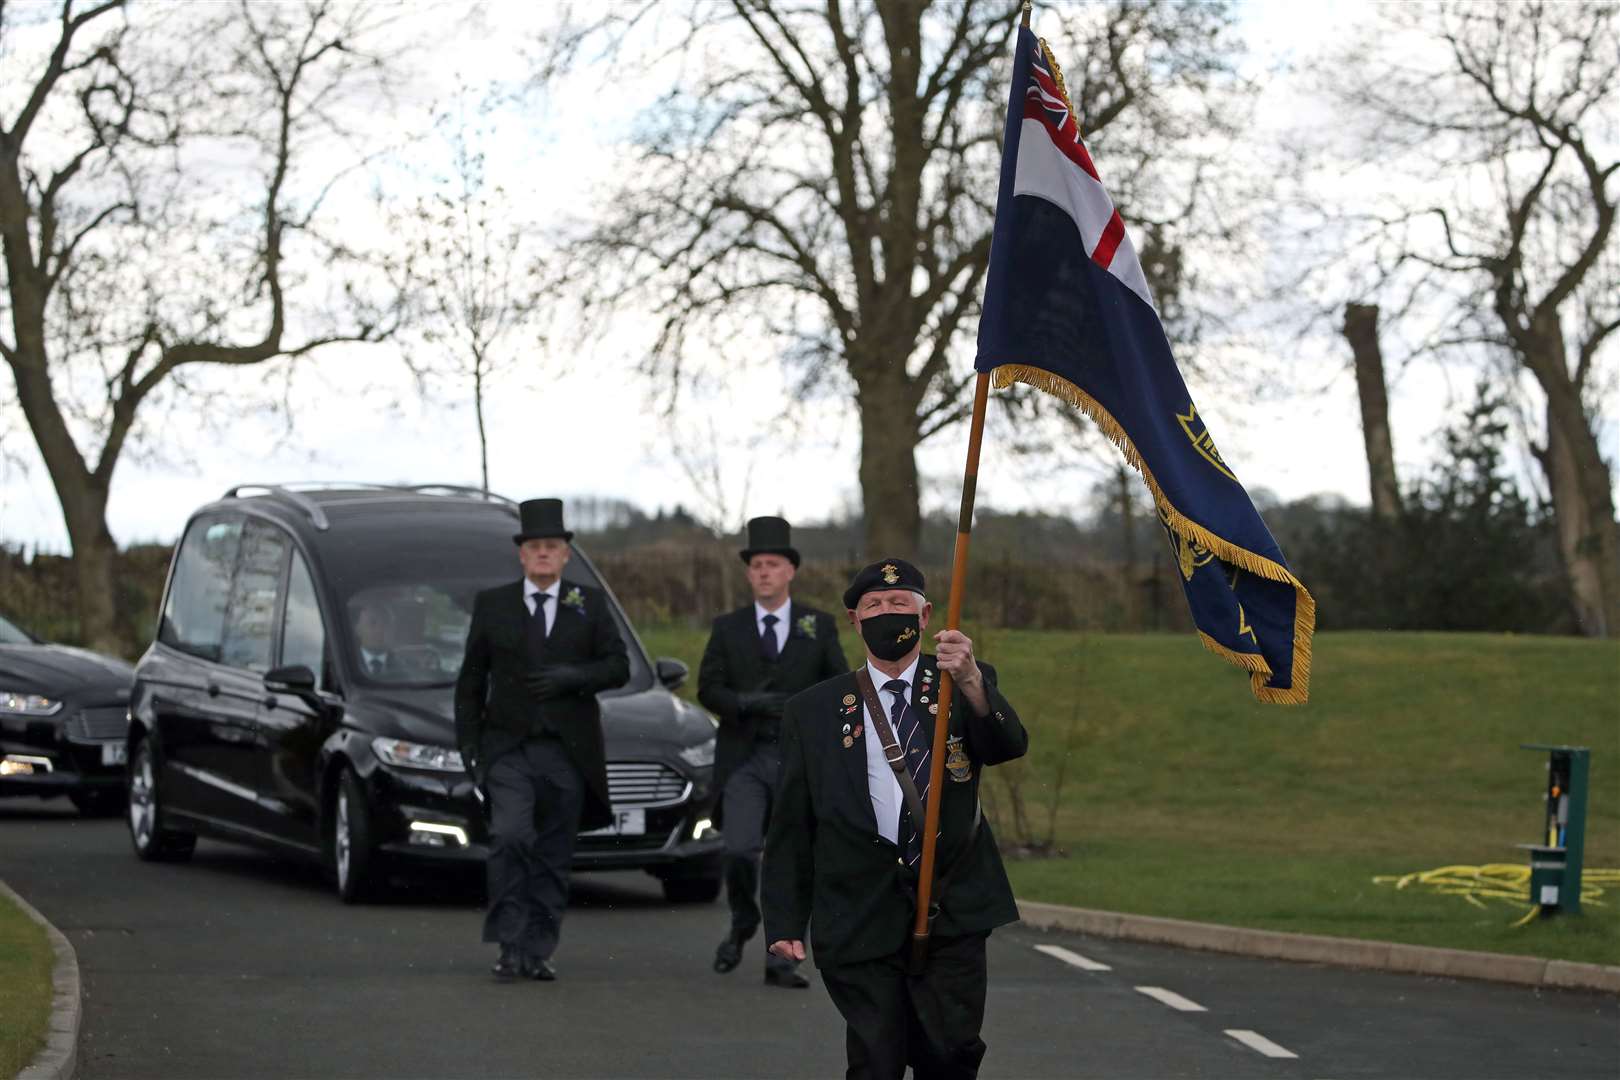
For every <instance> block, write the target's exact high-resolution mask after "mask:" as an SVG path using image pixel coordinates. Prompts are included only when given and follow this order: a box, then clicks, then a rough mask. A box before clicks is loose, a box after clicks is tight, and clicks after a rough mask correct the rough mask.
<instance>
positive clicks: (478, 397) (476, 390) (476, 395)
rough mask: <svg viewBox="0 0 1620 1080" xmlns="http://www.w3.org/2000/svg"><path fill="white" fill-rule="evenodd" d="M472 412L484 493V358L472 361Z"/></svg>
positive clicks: (486, 468)
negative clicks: (476, 432) (475, 427)
mask: <svg viewBox="0 0 1620 1080" xmlns="http://www.w3.org/2000/svg"><path fill="white" fill-rule="evenodd" d="M473 413H474V414H475V415H476V416H477V418H478V467H479V475H480V476H481V477H483V488H484V494H485V495H488V494H489V436H488V434H486V433H485V431H484V360H483V357H477V358H476V359H475V360H474V361H473Z"/></svg>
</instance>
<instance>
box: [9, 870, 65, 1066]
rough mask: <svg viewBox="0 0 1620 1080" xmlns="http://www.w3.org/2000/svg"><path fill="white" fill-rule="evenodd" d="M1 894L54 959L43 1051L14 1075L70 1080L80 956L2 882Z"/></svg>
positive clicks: (58, 931) (58, 933)
mask: <svg viewBox="0 0 1620 1080" xmlns="http://www.w3.org/2000/svg"><path fill="white" fill-rule="evenodd" d="M0 894H4V895H5V896H6V897H7V898H9V899H10V900H11V901H12V902H13V903H14V904H16V905H17V906H18V907H19V908H21V909H22V911H23V914H25V915H27V916H28V917H29V918H30V919H33V920H34V921H35V922H37V923H38V924H39V925H40V926H42V927H44V929H45V936H46V938H47V939H49V941H50V943H51V952H53V953H54V954H55V955H56V960H55V962H54V963H53V964H52V965H51V1017H50V1022H49V1024H48V1025H47V1027H46V1035H45V1048H44V1049H43V1050H41V1051H40V1052H39V1053H38V1054H37V1055H35V1057H34V1060H33V1061H32V1062H31V1063H30V1064H29V1065H28V1066H27V1067H26V1068H25V1069H23V1071H22V1072H20V1073H18V1074H17V1080H73V1074H74V1073H75V1072H76V1071H77V1070H78V1067H79V1022H80V1017H81V1008H82V1006H81V995H80V989H79V955H78V953H76V952H74V951H73V943H72V942H70V941H68V939H67V938H66V937H65V936H64V935H63V933H62V931H60V930H58V929H57V928H56V927H54V926H52V925H51V921H50V920H49V919H47V918H46V917H45V916H43V915H41V914H40V913H39V912H38V911H36V910H35V909H34V906H33V905H32V904H30V903H29V902H28V901H26V900H24V899H23V898H22V897H21V896H18V895H17V893H16V891H15V890H14V889H12V888H11V886H9V885H7V884H6V883H5V882H4V881H0Z"/></svg>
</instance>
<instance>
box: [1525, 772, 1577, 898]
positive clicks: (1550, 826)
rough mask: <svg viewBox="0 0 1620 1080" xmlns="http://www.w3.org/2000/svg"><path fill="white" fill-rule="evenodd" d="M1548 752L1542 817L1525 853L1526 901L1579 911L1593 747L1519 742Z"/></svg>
mask: <svg viewBox="0 0 1620 1080" xmlns="http://www.w3.org/2000/svg"><path fill="white" fill-rule="evenodd" d="M1519 748H1520V749H1521V750H1543V751H1546V753H1547V790H1546V815H1545V820H1544V822H1543V825H1542V835H1541V837H1540V838H1539V840H1538V841H1537V842H1536V843H1534V844H1520V845H1519V847H1521V848H1526V849H1528V850H1529V852H1530V902H1531V903H1532V904H1539V905H1541V912H1542V914H1543V915H1552V914H1555V913H1557V912H1561V911H1562V912H1569V913H1571V914H1579V913H1580V910H1581V863H1582V858H1583V856H1584V853H1585V849H1586V777H1587V771H1588V767H1589V765H1590V763H1591V757H1592V751H1591V750H1589V749H1587V748H1586V747H1584V746H1544V745H1541V744H1538V743H1523V744H1521V745H1520V747H1519Z"/></svg>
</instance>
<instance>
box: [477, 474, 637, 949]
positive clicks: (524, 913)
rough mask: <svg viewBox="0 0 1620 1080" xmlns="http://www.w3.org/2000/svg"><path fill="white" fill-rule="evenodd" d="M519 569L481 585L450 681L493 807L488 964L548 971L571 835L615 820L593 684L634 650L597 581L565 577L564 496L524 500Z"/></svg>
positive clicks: (625, 668) (620, 676)
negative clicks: (518, 573)
mask: <svg viewBox="0 0 1620 1080" xmlns="http://www.w3.org/2000/svg"><path fill="white" fill-rule="evenodd" d="M519 519H520V528H519V531H518V533H517V535H516V536H514V537H512V540H513V542H514V543H516V544H517V547H518V561H519V562H520V563H521V564H522V566H523V579H522V580H521V581H516V582H513V583H512V584H510V585H501V586H498V587H496V588H493V589H487V590H485V591H484V592H481V593H479V594H478V597H477V599H476V600H475V601H474V603H473V615H472V624H471V626H469V627H468V629H467V655H466V658H465V659H464V660H463V661H462V664H461V675H460V677H459V678H457V679H456V741H457V743H458V744H459V745H460V747H461V755H462V760H463V761H465V762H466V763H467V769H468V771H469V772H470V773H471V774H472V777H473V780H474V781H475V782H476V783H477V784H478V785H479V787H480V788H481V789H482V790H483V791H484V792H485V793H486V795H487V799H488V804H489V805H488V810H489V818H490V851H489V862H488V874H489V912H488V914H487V915H486V916H485V919H484V940H485V941H489V942H496V943H499V945H500V947H501V952H500V958H499V959H498V960H497V961H496V962H495V968H494V971H495V975H496V976H497V977H498V978H502V979H514V978H531V979H539V980H542V981H549V980H552V979H555V978H556V977H557V975H556V970H555V969H554V968H553V967H552V966H551V954H552V952H553V951H554V950H555V949H556V948H557V939H558V932H559V929H560V927H561V924H562V916H563V908H564V907H565V906H566V905H567V903H568V873H569V868H570V864H571V863H572V861H573V857H574V838H575V836H576V835H577V834H578V833H579V831H580V829H581V828H584V829H595V828H601V827H602V826H604V825H608V824H611V823H612V821H613V813H612V810H611V808H610V804H609V802H608V786H607V763H606V760H605V755H604V751H603V747H602V724H601V718H600V714H599V711H598V708H597V703H596V697H595V695H596V693H597V692H598V691H601V690H609V689H612V688H613V687H615V686H622V685H624V683H625V682H626V681H627V680H628V679H629V678H630V661H629V657H628V654H627V652H626V650H625V645H624V639H623V638H621V637H620V636H619V631H618V628H617V627H616V626H615V625H614V623H613V616H612V614H611V613H610V612H609V610H608V606H607V601H606V599H605V598H604V597H603V595H602V594H601V592H600V591H598V590H596V589H591V588H587V587H586V586H583V585H576V584H573V583H571V582H565V581H564V580H563V577H562V573H563V567H565V566H567V565H568V555H569V550H570V549H569V546H568V542H569V541H570V540H572V539H573V537H574V534H573V533H571V532H569V531H568V530H567V529H565V528H563V507H562V500H561V499H530V500H528V501H527V502H525V503H523V504H522V505H521V506H520V507H519Z"/></svg>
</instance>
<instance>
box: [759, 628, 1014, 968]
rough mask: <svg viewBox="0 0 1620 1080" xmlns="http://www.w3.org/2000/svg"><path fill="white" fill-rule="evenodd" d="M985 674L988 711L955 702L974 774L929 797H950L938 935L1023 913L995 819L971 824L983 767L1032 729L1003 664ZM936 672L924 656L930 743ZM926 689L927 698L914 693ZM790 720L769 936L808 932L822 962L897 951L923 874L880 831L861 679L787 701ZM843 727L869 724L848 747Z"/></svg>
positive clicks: (770, 879)
mask: <svg viewBox="0 0 1620 1080" xmlns="http://www.w3.org/2000/svg"><path fill="white" fill-rule="evenodd" d="M979 670H980V671H982V672H983V673H984V682H985V693H986V695H987V696H988V697H989V699H990V714H989V715H988V716H977V715H975V714H974V712H973V708H972V706H970V705H969V704H968V703H967V699H966V698H964V697H963V696H962V694H961V693H960V692H957V693H955V694H954V695H953V697H954V701H953V702H952V705H951V724H950V734H951V735H953V736H957V735H960V737H961V738H962V739H963V750H964V752H965V753H966V755H967V759H968V765H969V770H970V775H969V776H967V777H965V778H964V779H962V780H956V779H953V778H952V774H951V771H950V770H949V769H946V770H945V771H944V772H942V774H941V778H940V786H941V788H942V789H943V790H942V791H941V792H938V793H933V792H931V793H930V794H929V799H930V801H932V800H933V799H934V798H935V797H936V795H937V796H940V797H943V799H944V802H943V803H941V805H940V828H941V832H942V835H941V837H940V840H939V847H938V849H937V850H936V863H937V865H938V866H940V867H941V868H944V869H946V870H948V871H949V881H948V883H947V887H946V889H945V890H944V891H943V893H942V894H941V893H940V892H939V891H938V889H937V887H936V894H935V899H936V900H937V901H938V903H939V906H940V912H939V918H938V920H937V921H936V922H935V923H934V928H933V933H935V934H937V935H939V936H941V937H948V936H953V935H958V934H969V933H975V932H978V931H986V930H990V929H993V928H994V927H997V926H1001V925H1003V924H1005V923H1009V922H1014V921H1016V920H1017V918H1018V908H1017V906H1016V905H1015V904H1014V902H1013V894H1012V886H1011V885H1009V884H1008V882H1007V872H1006V871H1005V870H1004V869H1003V868H1002V865H1001V853H1000V851H999V850H998V849H997V848H996V841H995V837H994V836H992V835H991V833H990V824H989V822H981V823H980V824H979V827H978V831H977V832H974V831H973V820H974V816H975V814H976V813H977V811H978V802H979V782H980V780H981V778H982V777H983V774H984V768H985V767H986V766H988V765H997V764H1000V763H1001V762H1003V761H1010V760H1012V759H1013V758H1018V757H1022V756H1023V754H1024V751H1025V749H1026V748H1027V747H1028V745H1029V736H1028V735H1027V734H1026V733H1025V731H1024V725H1023V724H1022V723H1020V722H1019V719H1018V714H1017V713H1016V712H1014V711H1013V707H1012V706H1011V705H1010V704H1008V703H1007V699H1006V698H1004V697H1002V695H1001V692H1000V690H998V689H997V688H996V673H995V669H994V668H992V667H990V665H988V664H980V665H979ZM938 672H939V668H938V665H937V664H936V663H935V660H934V658H933V657H932V656H923V657H922V662H921V663H920V664H918V666H917V678H916V680H915V682H914V683H913V685H912V702H911V707H912V708H913V709H917V710H920V715H921V716H922V717H923V718H924V720H925V723H924V727H925V729H926V730H927V731H928V732H929V738H930V739H931V738H932V737H933V725H932V723H931V722H930V721H932V719H933V718H934V717H933V716H932V715H931V714H930V713H929V712H928V704H931V703H933V697H932V695H925V694H924V691H923V684H924V681H925V680H924V678H923V675H924V673H931V674H932V677H931V678H930V679H929V680H927V681H928V682H929V683H930V684H931V685H933V686H936V687H937V686H938V685H939V674H938ZM879 685H880V686H881V683H880V684H879ZM923 696H928V697H929V698H930V701H929V703H923V702H920V701H919V700H918V699H919V698H921V697H923ZM846 699H848V700H849V701H850V702H852V703H853V706H854V707H853V711H851V706H850V705H849V704H846V703H845V702H846ZM783 724H784V728H783V732H782V740H783V744H782V745H783V751H782V784H781V787H780V788H779V789H778V790H777V797H776V806H775V809H774V811H773V814H772V817H771V827H770V832H769V835H768V836H767V837H766V840H765V868H764V878H763V886H762V889H761V895H762V899H763V900H764V909H765V940H766V941H768V942H771V941H792V940H804V939H805V938H806V936H808V938H809V940H810V944H811V947H812V949H813V950H814V955H815V961H816V966H818V967H828V966H836V965H839V964H851V963H857V962H859V961H862V960H871V959H874V958H876V957H879V956H889V955H892V954H894V953H895V951H896V950H898V949H900V948H901V947H902V946H903V945H904V944H905V943H906V941H908V940H909V939H910V935H911V931H912V924H913V920H914V918H915V915H916V907H915V899H914V895H913V893H912V892H911V891H909V890H913V889H914V888H915V881H914V878H915V873H914V872H913V871H911V870H908V869H906V868H904V867H903V866H902V865H901V863H900V849H899V848H898V847H897V846H896V845H895V844H893V843H891V842H890V841H888V840H885V839H884V838H883V837H882V836H880V835H879V834H878V829H877V819H876V817H875V816H874V815H873V812H872V797H871V793H870V791H869V790H868V788H867V783H866V748H865V746H864V743H865V741H866V740H867V739H876V738H877V733H876V732H875V731H873V730H871V727H870V725H869V724H866V723H865V717H864V712H863V710H862V709H861V708H860V690H859V689H858V688H857V686H856V683H855V676H854V675H853V674H847V675H840V676H838V677H836V678H832V679H828V680H827V681H826V682H824V683H821V684H819V685H817V686H814V687H812V688H811V689H809V690H806V691H805V692H804V693H802V694H799V695H798V696H797V697H795V698H793V700H791V701H789V702H788V706H787V713H786V715H785V716H784V717H783ZM845 724H849V725H850V727H851V729H852V734H853V729H854V728H856V727H861V729H862V730H861V734H860V736H859V737H857V738H853V739H852V742H851V745H850V746H848V747H846V746H844V742H843V740H844V725H845ZM970 837H971V839H970ZM807 928H808V929H809V934H808V935H806V929H807Z"/></svg>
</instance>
